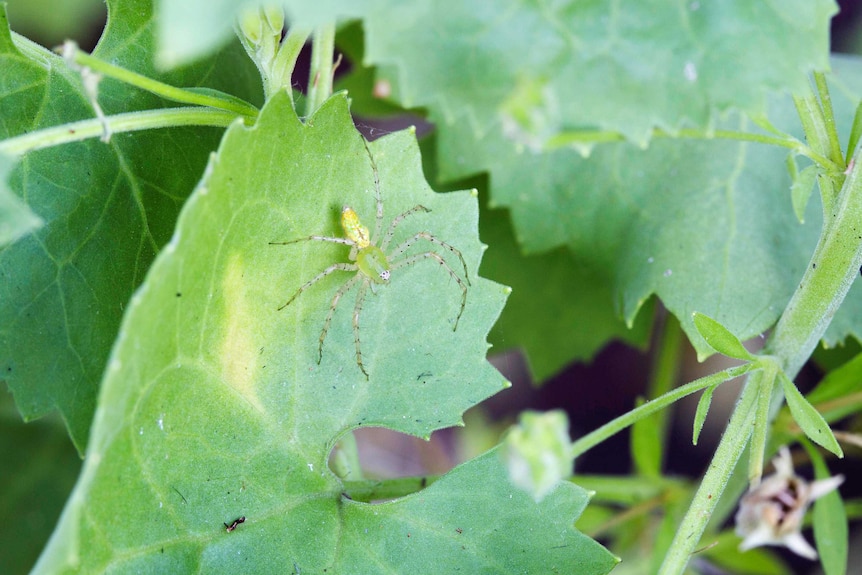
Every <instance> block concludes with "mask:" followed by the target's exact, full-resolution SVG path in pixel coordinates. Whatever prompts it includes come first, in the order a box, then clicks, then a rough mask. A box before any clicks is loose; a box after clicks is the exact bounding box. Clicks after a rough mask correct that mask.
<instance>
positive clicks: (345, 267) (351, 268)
mask: <svg viewBox="0 0 862 575" xmlns="http://www.w3.org/2000/svg"><path fill="white" fill-rule="evenodd" d="M358 269H359V268H358V267H356V265H355V264H344V263H342V264H332V265H331V266H329V267H328V268H326V269H325V270H323V271H322V272H320V273H319V274H317V275H316V276H314V277H313V278H311V279H310V280H308V281H307V282H305V283H304V284H302V286H300V288H299V289H298V290H296V293H295V294H293V295H292V296H290V299H289V300H287V303H286V304H284V305H283V306H281V307H280V308H278V311H281V310H283V309H284V308H286V307H287V306H289V305H290V304H291V303H293V300H295V299H296V298H297V297H299V294H301V293H302V292H304V291H305V290H307V289H308V288H310V287H311V286H313V285H314V284H316V283H317V282H319V281H320V280H322V279H323V278H325V277H326V276H328V275H329V274H331V273H333V272H337V271H342V272H355V271H357V270H358Z"/></svg>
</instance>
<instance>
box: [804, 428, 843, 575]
mask: <svg viewBox="0 0 862 575" xmlns="http://www.w3.org/2000/svg"><path fill="white" fill-rule="evenodd" d="M803 445H805V449H806V451H807V452H808V455H809V456H810V457H811V463H812V464H813V465H814V477H815V479H817V480H821V479H828V478H829V477H831V474H830V473H829V468H828V467H826V462H825V461H824V460H823V456H821V455H820V453H819V452H818V451H817V449H816V448H814V447H813V446H811V444H809V443H807V442H804V443H803ZM814 542H815V543H816V544H817V553H818V554H819V555H820V565H821V566H822V567H823V573H824V574H825V575H844V574H845V573H847V545H848V533H847V512H846V510H845V509H844V502H843V501H842V500H841V493H840V492H839V491H838V490H837V489H833V490H832V491H830V492H829V493H827V494H825V495H823V496H821V497H819V498H818V499H817V500H815V501H814Z"/></svg>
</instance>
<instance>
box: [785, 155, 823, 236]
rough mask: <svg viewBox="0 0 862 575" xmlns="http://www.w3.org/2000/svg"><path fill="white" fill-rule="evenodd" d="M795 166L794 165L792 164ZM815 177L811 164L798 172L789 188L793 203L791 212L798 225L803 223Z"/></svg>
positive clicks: (815, 171)
mask: <svg viewBox="0 0 862 575" xmlns="http://www.w3.org/2000/svg"><path fill="white" fill-rule="evenodd" d="M794 165H795V163H794ZM816 177H817V167H816V166H815V165H814V164H812V165H810V166H808V167H807V168H805V169H803V170H802V171H801V172H799V173H798V174H797V175H796V177H794V178H793V184H792V185H791V186H790V199H791V200H792V201H793V211H794V213H795V214H796V217H797V219H798V220H799V223H800V224H801V223H805V208H806V206H808V200H809V199H810V198H811V192H812V190H814V178H816Z"/></svg>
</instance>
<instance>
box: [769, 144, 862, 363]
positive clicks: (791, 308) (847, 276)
mask: <svg viewBox="0 0 862 575" xmlns="http://www.w3.org/2000/svg"><path fill="white" fill-rule="evenodd" d="M855 160H856V161H855V164H854V167H853V169H852V170H851V171H850V174H849V175H848V176H847V178H846V180H845V181H844V186H843V187H842V188H841V192H840V193H839V195H838V198H837V200H836V202H835V204H834V207H833V209H832V212H831V214H829V221H828V222H824V226H823V231H822V233H821V235H820V240H819V241H818V243H817V247H816V248H815V250H814V255H813V256H812V257H811V261H810V262H809V264H808V266H807V267H806V270H805V274H804V275H803V276H802V281H801V282H800V283H799V287H797V289H796V292H795V293H794V294H793V297H792V298H791V299H790V303H788V304H787V308H786V309H785V311H784V313H783V314H782V315H781V318H780V319H779V320H778V324H777V325H776V326H775V330H774V331H773V333H772V337H771V338H770V340H769V342H768V343H767V351H768V352H769V353H771V354H773V355H775V356H777V357H778V358H779V360H781V361H782V362H783V365H782V367H783V369H784V372H785V373H786V374H787V376H788V377H789V378H791V379H793V378H794V377H795V376H796V374H797V373H798V372H799V370H800V369H801V368H802V365H803V364H804V363H805V362H806V361H807V360H808V358H809V357H810V356H811V353H812V352H813V351H814V348H815V347H816V346H817V342H819V341H820V339H821V338H822V337H823V334H824V333H825V332H826V328H827V327H828V326H829V323H830V322H831V321H832V317H833V316H834V315H835V312H837V311H838V307H839V306H840V305H841V302H843V301H844V297H845V296H846V295H847V292H848V291H849V290H850V286H851V285H853V282H854V281H855V280H856V278H857V277H858V276H859V266H860V264H862V171H860V165H859V164H860V162H862V158H860V156H859V154H857V155H856V157H855ZM827 223H828V225H827Z"/></svg>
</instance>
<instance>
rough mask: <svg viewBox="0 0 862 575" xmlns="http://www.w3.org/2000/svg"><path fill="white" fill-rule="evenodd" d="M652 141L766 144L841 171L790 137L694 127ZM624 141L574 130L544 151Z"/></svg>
mask: <svg viewBox="0 0 862 575" xmlns="http://www.w3.org/2000/svg"><path fill="white" fill-rule="evenodd" d="M652 137H653V139H662V138H673V139H680V138H684V139H690V140H711V139H718V140H737V141H740V142H755V143H758V144H767V145H772V146H779V147H782V148H787V149H789V150H793V151H794V152H796V153H797V154H800V155H802V156H806V157H808V158H810V159H811V160H812V161H814V162H815V163H817V164H818V165H820V166H821V167H822V168H823V169H824V170H826V171H827V172H830V173H838V172H840V171H841V169H842V168H841V166H840V165H839V164H836V163H835V162H833V161H832V160H830V159H829V158H827V157H826V156H825V155H823V154H821V153H818V152H817V151H815V150H813V149H812V148H811V147H810V146H806V145H805V144H804V143H802V142H800V141H799V140H797V139H796V138H794V137H793V136H789V135H788V136H768V135H766V134H755V133H753V132H743V131H741V130H709V131H707V130H697V129H694V128H684V129H681V130H679V131H678V132H676V133H674V134H671V133H668V132H665V131H664V130H660V129H655V130H653V133H652ZM624 141H627V138H626V137H625V136H624V135H623V134H621V133H619V132H613V131H607V130H576V131H563V132H560V133H559V134H557V135H556V136H554V137H553V138H551V139H550V140H548V142H546V144H545V148H546V149H548V150H554V149H557V148H563V147H567V146H572V145H575V144H602V143H608V142H624Z"/></svg>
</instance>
